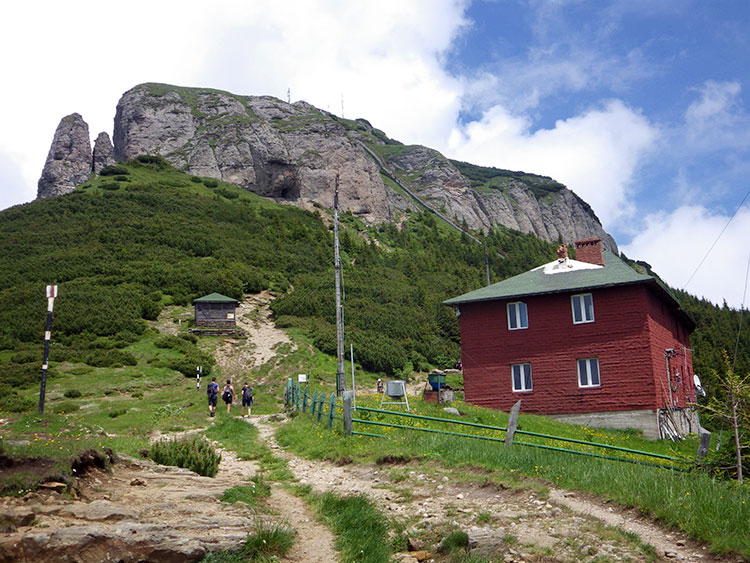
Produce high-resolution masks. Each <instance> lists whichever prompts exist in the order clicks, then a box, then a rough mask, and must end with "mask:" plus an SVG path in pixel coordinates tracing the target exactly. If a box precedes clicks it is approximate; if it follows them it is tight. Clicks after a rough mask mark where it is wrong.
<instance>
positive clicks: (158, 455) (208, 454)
mask: <svg viewBox="0 0 750 563" xmlns="http://www.w3.org/2000/svg"><path fill="white" fill-rule="evenodd" d="M149 457H150V458H151V459H153V460H154V461H155V462H156V463H160V464H162V465H176V466H177V467H184V468H186V469H190V470H191V471H195V472H196V473H197V474H198V475H204V476H206V477H214V476H215V475H216V472H217V471H218V470H219V463H220V462H221V455H220V454H217V453H216V450H214V448H213V446H211V444H209V443H208V442H207V441H206V440H204V439H203V438H199V437H197V436H193V437H192V438H182V439H179V440H177V439H175V440H166V441H161V442H156V443H155V444H154V445H153V446H152V447H151V449H150V450H149Z"/></svg>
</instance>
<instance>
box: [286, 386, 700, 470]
mask: <svg viewBox="0 0 750 563" xmlns="http://www.w3.org/2000/svg"><path fill="white" fill-rule="evenodd" d="M344 395H345V396H344V398H343V400H342V401H341V404H339V401H338V400H337V398H336V396H335V395H334V394H333V393H331V395H330V398H329V399H328V401H327V403H326V399H325V393H322V392H321V393H320V394H319V393H318V391H317V390H316V391H315V392H314V393H313V395H312V396H311V395H309V392H308V388H307V387H306V386H305V387H301V386H300V384H299V383H296V384H295V383H294V382H293V381H292V379H289V380H288V381H287V388H286V391H285V397H286V405H287V407H288V408H292V407H293V408H296V410H298V411H301V412H303V413H306V414H310V415H311V416H312V417H313V418H314V419H315V420H316V421H317V422H318V423H320V422H321V421H322V420H326V421H327V426H328V428H331V429H333V428H334V427H335V424H336V421H340V422H341V424H342V431H343V433H344V434H345V435H347V436H351V435H353V436H369V437H374V438H383V437H385V435H383V434H377V433H375V432H362V431H358V430H355V426H359V425H361V426H374V427H376V428H378V427H380V428H396V429H401V430H410V431H415V432H424V433H428V434H441V435H444V436H455V437H458V438H471V439H475V440H485V441H490V442H498V443H503V444H506V445H507V446H510V445H511V444H510V443H509V442H507V436H508V429H507V428H504V427H502V426H489V425H486V424H479V423H476V422H467V421H463V420H455V419H451V418H438V417H433V416H425V415H419V414H413V413H408V412H398V411H386V410H382V409H374V408H370V407H363V406H358V407H357V408H356V410H355V411H354V412H363V413H374V414H378V415H385V416H389V417H393V418H396V419H412V420H424V421H429V422H435V423H441V424H446V425H448V426H449V427H468V428H475V429H479V430H483V431H490V432H492V433H499V434H501V436H496V435H490V436H487V435H481V434H471V433H468V432H455V431H452V430H440V429H436V428H423V427H418V426H413V425H412V426H410V425H408V424H398V423H395V422H384V421H380V420H367V419H365V418H356V417H355V416H354V412H353V410H352V407H351V400H349V401H347V397H346V395H347V393H345V394H344ZM308 405H309V406H308ZM326 407H327V409H328V411H327V414H326V412H325V410H326ZM308 411H309V412H308ZM337 412H338V413H340V414H338V415H337ZM515 434H516V435H521V436H529V437H533V438H541V439H544V440H549V441H553V442H559V443H561V444H563V445H564V444H566V443H567V444H579V445H584V446H586V447H589V448H598V449H601V450H604V451H605V452H606V453H596V452H591V451H581V450H574V449H570V448H565V447H560V446H558V445H554V446H553V445H548V444H538V443H533V442H522V441H519V440H516V439H513V441H512V445H513V446H524V447H531V448H538V449H543V450H551V451H556V452H561V453H570V454H575V455H583V456H588V457H595V458H599V459H606V460H611V461H620V462H624V463H634V464H638V465H648V466H653V467H663V468H666V469H674V470H678V471H684V470H685V467H681V466H679V465H677V464H679V463H681V462H683V461H684V460H681V459H680V458H677V457H672V456H668V455H662V454H657V453H652V452H645V451H642V450H634V449H630V448H623V447H620V446H613V445H611V444H603V443H598V442H589V441H586V440H577V439H574V438H566V437H563V436H553V435H550V434H541V433H538V432H529V431H526V430H516V431H515ZM610 452H614V453H617V452H623V453H626V454H631V455H637V456H639V457H640V458H645V459H633V458H626V457H618V456H615V455H609V453H610ZM662 460H664V461H668V462H672V463H669V464H667V463H664V462H663V461H662Z"/></svg>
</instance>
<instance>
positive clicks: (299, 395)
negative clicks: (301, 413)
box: [294, 381, 302, 410]
mask: <svg viewBox="0 0 750 563" xmlns="http://www.w3.org/2000/svg"><path fill="white" fill-rule="evenodd" d="M295 390H296V393H295V396H294V405H295V406H296V407H297V410H300V408H301V407H302V393H301V388H300V385H299V381H298V382H297V386H296V387H295Z"/></svg>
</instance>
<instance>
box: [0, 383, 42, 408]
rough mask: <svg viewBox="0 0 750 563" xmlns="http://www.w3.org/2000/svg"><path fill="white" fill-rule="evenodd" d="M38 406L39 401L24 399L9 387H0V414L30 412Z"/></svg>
mask: <svg viewBox="0 0 750 563" xmlns="http://www.w3.org/2000/svg"><path fill="white" fill-rule="evenodd" d="M37 406H38V403H37V401H35V400H33V399H27V398H26V397H22V396H21V395H19V394H18V393H17V392H16V391H13V390H12V389H10V388H9V387H6V386H0V412H29V411H32V410H34V409H35V408H36V407H37Z"/></svg>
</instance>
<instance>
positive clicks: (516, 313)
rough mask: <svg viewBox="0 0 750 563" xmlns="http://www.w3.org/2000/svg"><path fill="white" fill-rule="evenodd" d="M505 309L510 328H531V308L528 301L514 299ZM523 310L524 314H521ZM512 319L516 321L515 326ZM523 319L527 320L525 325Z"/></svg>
mask: <svg viewBox="0 0 750 563" xmlns="http://www.w3.org/2000/svg"><path fill="white" fill-rule="evenodd" d="M505 310H506V312H507V314H508V330H523V329H525V328H529V308H528V307H527V306H526V303H524V302H523V301H513V302H511V303H508V304H507V305H506V307H505ZM521 310H523V316H521V315H520V313H521ZM511 319H512V320H513V321H515V323H516V326H515V327H514V326H512V325H511ZM522 320H525V321H526V324H525V325H524V324H523V323H522V322H521V321H522Z"/></svg>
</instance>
